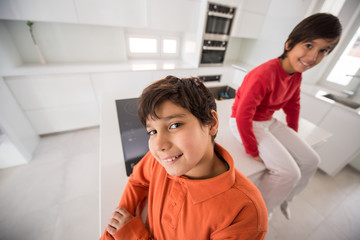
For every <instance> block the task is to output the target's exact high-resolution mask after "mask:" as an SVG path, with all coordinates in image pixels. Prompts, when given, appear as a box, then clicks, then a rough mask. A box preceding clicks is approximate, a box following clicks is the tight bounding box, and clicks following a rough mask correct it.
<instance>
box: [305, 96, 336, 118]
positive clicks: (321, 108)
mask: <svg viewBox="0 0 360 240" xmlns="http://www.w3.org/2000/svg"><path fill="white" fill-rule="evenodd" d="M300 104H301V108H300V115H301V117H302V118H305V119H306V120H309V121H310V122H312V123H314V124H315V125H318V124H319V123H320V121H321V120H322V119H323V118H324V117H325V115H326V114H327V112H328V111H329V110H330V108H331V107H332V104H330V103H328V102H325V101H323V100H320V99H318V98H316V97H314V96H309V95H308V94H306V93H301V98H300Z"/></svg>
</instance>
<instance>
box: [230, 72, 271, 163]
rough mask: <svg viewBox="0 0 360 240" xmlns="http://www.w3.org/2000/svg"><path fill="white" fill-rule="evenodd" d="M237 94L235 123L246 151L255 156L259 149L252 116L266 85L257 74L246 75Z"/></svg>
mask: <svg viewBox="0 0 360 240" xmlns="http://www.w3.org/2000/svg"><path fill="white" fill-rule="evenodd" d="M238 94H239V95H240V97H239V99H238V104H237V109H236V124H237V127H238V129H239V133H240V136H241V140H242V143H243V145H244V148H245V151H246V153H248V154H250V155H251V156H253V157H256V156H258V155H259V151H258V148H257V141H256V138H255V134H254V130H253V118H254V115H255V113H256V108H257V106H259V105H260V103H261V101H262V100H263V98H264V96H265V95H266V86H265V84H263V83H262V82H261V81H260V76H259V75H258V74H255V75H248V76H247V78H246V79H245V80H244V82H243V84H242V86H241V89H240V91H239V93H238Z"/></svg>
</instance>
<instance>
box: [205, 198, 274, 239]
mask: <svg viewBox="0 0 360 240" xmlns="http://www.w3.org/2000/svg"><path fill="white" fill-rule="evenodd" d="M261 206H262V205H253V204H248V205H247V206H246V207H244V208H243V209H242V210H241V214H238V216H237V217H236V218H235V219H234V221H233V223H232V224H231V225H230V226H228V227H226V228H224V229H222V230H221V231H217V232H214V233H213V234H211V237H210V239H212V240H221V239H234V240H235V239H242V240H246V239H248V240H264V239H265V236H266V233H267V226H268V217H267V211H266V209H265V205H264V206H263V209H261ZM258 208H260V209H258Z"/></svg>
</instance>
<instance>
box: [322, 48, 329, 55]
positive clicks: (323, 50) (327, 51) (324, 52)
mask: <svg viewBox="0 0 360 240" xmlns="http://www.w3.org/2000/svg"><path fill="white" fill-rule="evenodd" d="M320 52H321V53H323V54H328V53H329V49H321V50H320Z"/></svg>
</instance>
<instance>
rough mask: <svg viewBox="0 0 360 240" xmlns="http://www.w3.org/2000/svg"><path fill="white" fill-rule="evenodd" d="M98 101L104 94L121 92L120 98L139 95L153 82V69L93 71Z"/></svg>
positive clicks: (99, 101)
mask: <svg viewBox="0 0 360 240" xmlns="http://www.w3.org/2000/svg"><path fill="white" fill-rule="evenodd" d="M91 79H92V82H93V85H94V89H95V93H96V96H97V100H98V103H99V104H100V105H101V99H102V95H103V94H105V93H110V92H117V93H119V99H122V98H134V97H138V96H139V95H140V94H141V92H142V90H143V89H144V88H145V87H146V86H147V85H149V84H150V83H151V82H152V71H136V72H110V73H92V74H91Z"/></svg>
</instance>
